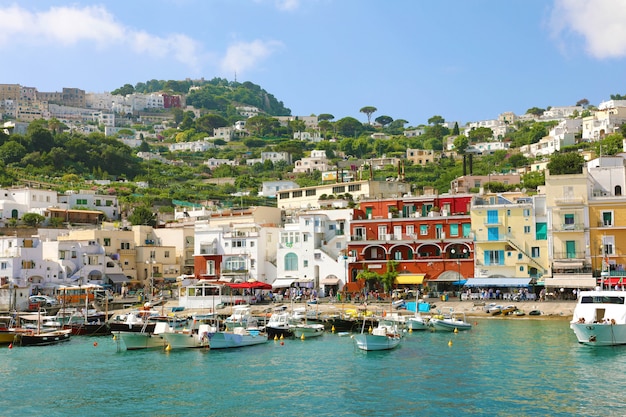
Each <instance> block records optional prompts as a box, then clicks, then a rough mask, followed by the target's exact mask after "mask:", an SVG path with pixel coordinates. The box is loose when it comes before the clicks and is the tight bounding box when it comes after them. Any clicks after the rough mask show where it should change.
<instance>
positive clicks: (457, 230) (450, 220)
mask: <svg viewBox="0 0 626 417" xmlns="http://www.w3.org/2000/svg"><path fill="white" fill-rule="evenodd" d="M471 199H472V196H471V195H469V194H468V195H443V196H439V195H436V194H435V195H425V196H418V197H415V196H411V197H402V198H400V199H381V200H369V201H367V200H366V201H363V202H361V204H360V205H359V208H358V209H356V210H355V212H354V216H353V219H352V221H351V222H350V235H351V237H350V241H349V243H348V256H349V259H350V264H349V266H348V276H349V281H350V283H348V284H347V287H346V289H347V290H348V291H358V290H359V288H360V285H361V283H357V279H356V277H357V275H358V274H359V272H361V271H364V270H370V271H374V272H376V273H378V274H384V273H385V272H386V271H387V268H388V261H394V262H395V265H396V268H395V270H396V272H398V277H397V278H396V284H397V285H398V286H400V287H402V286H412V287H415V286H416V285H420V284H422V285H424V286H428V287H430V288H433V289H436V290H438V291H443V290H449V291H452V290H454V289H458V288H459V285H460V284H462V283H463V282H464V281H465V279H466V277H468V276H473V274H474V243H473V240H472V238H471V237H470V232H471V219H470V214H469V210H470V204H471Z"/></svg>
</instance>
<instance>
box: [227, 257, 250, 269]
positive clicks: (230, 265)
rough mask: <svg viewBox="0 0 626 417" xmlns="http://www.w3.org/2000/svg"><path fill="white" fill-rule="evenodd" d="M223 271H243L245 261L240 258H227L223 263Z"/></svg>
mask: <svg viewBox="0 0 626 417" xmlns="http://www.w3.org/2000/svg"><path fill="white" fill-rule="evenodd" d="M224 269H225V270H227V271H244V270H245V269H246V260H245V259H244V258H242V257H241V256H229V257H228V258H226V262H224Z"/></svg>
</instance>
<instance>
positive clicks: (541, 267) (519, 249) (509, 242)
mask: <svg viewBox="0 0 626 417" xmlns="http://www.w3.org/2000/svg"><path fill="white" fill-rule="evenodd" d="M506 241H507V243H508V244H509V245H511V246H513V247H514V248H515V249H517V250H518V251H519V252H520V253H522V254H523V255H524V256H526V257H527V258H528V259H529V260H530V262H531V263H533V264H535V266H537V267H538V268H539V269H540V270H541V271H543V273H544V274H545V273H546V272H548V271H547V270H546V269H545V268H544V267H543V265H541V264H540V263H539V262H537V261H536V260H535V259H534V258H533V257H532V256H530V255H529V254H528V253H527V252H526V251H525V250H524V249H522V248H521V247H519V245H517V244H516V243H515V242H513V241H512V240H511V239H510V238H508V237H507V239H506Z"/></svg>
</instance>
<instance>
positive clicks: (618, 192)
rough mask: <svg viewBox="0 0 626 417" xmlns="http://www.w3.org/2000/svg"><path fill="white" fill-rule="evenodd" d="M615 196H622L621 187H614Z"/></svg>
mask: <svg viewBox="0 0 626 417" xmlns="http://www.w3.org/2000/svg"><path fill="white" fill-rule="evenodd" d="M615 195H622V186H621V185H616V186H615Z"/></svg>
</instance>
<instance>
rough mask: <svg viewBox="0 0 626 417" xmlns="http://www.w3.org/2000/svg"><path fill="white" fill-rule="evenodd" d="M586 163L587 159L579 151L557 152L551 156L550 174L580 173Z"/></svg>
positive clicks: (549, 163)
mask: <svg viewBox="0 0 626 417" xmlns="http://www.w3.org/2000/svg"><path fill="white" fill-rule="evenodd" d="M584 165H585V159H584V158H583V156H582V155H581V154H579V153H577V152H567V153H555V154H553V155H552V156H551V157H550V162H548V169H549V170H550V175H566V174H580V173H582V172H583V167H584Z"/></svg>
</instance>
